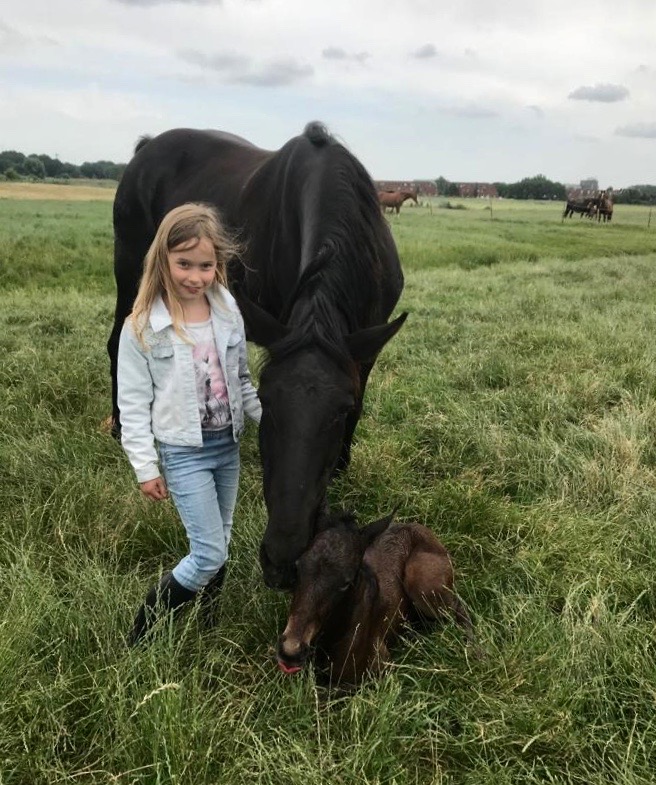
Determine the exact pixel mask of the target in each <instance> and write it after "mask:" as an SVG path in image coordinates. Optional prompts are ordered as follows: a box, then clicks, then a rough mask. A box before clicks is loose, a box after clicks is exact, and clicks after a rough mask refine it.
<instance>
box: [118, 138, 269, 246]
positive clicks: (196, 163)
mask: <svg viewBox="0 0 656 785" xmlns="http://www.w3.org/2000/svg"><path fill="white" fill-rule="evenodd" d="M272 154H273V153H271V152H269V151H267V150H262V149H260V148H258V147H256V146H255V145H253V144H251V143H250V142H248V141H247V140H245V139H242V138H241V137H239V136H236V135H235V134H230V133H226V132H223V131H212V130H209V131H201V130H196V129H192V128H175V129H172V130H170V131H165V132H164V133H162V134H160V135H159V136H156V137H154V138H152V139H150V140H148V141H147V142H146V143H144V144H142V145H141V146H140V147H139V149H138V151H137V152H136V153H135V155H134V156H133V158H132V160H131V161H130V162H129V163H128V165H127V167H126V169H125V172H124V174H123V177H122V178H121V182H120V183H119V186H118V189H117V192H116V198H115V200H114V230H115V232H116V234H117V235H120V234H121V233H122V232H123V231H125V230H126V229H127V230H128V231H129V229H130V227H129V224H130V222H131V221H134V220H142V221H143V220H144V219H145V223H146V225H147V226H148V228H149V233H150V234H151V235H152V234H154V230H155V228H156V227H157V225H158V224H159V221H160V220H161V219H162V217H163V216H164V215H165V214H166V213H167V212H168V211H169V210H171V209H172V208H173V207H177V206H178V205H180V204H184V203H185V202H189V201H197V202H198V201H206V202H209V203H211V204H214V205H216V206H217V207H218V208H219V209H220V210H222V211H224V210H225V211H227V212H230V211H231V208H232V206H233V205H234V203H235V201H236V199H237V198H238V195H239V192H240V190H241V188H242V187H243V185H244V182H245V181H246V179H247V178H248V177H249V176H250V175H251V174H252V172H253V171H254V170H255V169H256V168H257V167H258V166H260V165H261V164H262V162H263V161H265V160H267V159H268V158H269V157H270V156H271V155H272Z"/></svg>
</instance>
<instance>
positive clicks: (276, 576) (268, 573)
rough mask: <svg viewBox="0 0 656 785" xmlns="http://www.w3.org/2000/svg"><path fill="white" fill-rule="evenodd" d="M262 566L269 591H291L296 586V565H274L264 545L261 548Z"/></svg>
mask: <svg viewBox="0 0 656 785" xmlns="http://www.w3.org/2000/svg"><path fill="white" fill-rule="evenodd" d="M260 566H261V567H262V575H263V577H264V583H265V584H266V586H267V587H268V588H269V589H278V590H279V591H291V590H292V589H293V588H294V586H295V585H296V565H295V564H293V563H292V564H274V563H273V562H272V561H271V560H270V559H269V556H268V554H267V552H266V548H265V547H264V545H261V546H260Z"/></svg>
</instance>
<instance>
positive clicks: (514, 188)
mask: <svg viewBox="0 0 656 785" xmlns="http://www.w3.org/2000/svg"><path fill="white" fill-rule="evenodd" d="M125 166H126V165H125V164H116V163H114V162H113V161H85V162H84V163H83V164H80V165H79V166H78V165H77V164H71V163H68V162H66V161H60V160H59V158H51V157H50V156H49V155H45V154H44V153H41V154H38V155H37V154H34V153H33V154H31V155H25V154H24V153H19V152H18V151H17V150H3V151H2V152H1V153H0V179H4V180H25V179H28V180H45V179H46V178H51V179H55V180H69V179H78V178H81V177H84V178H86V179H92V180H117V181H118V180H120V179H121V175H122V174H123V170H124V169H125ZM435 185H436V186H437V192H438V194H440V195H442V196H458V195H459V190H458V183H454V182H450V181H449V180H447V179H446V178H444V177H438V178H437V179H436V180H435ZM493 185H494V186H495V188H496V189H497V193H498V195H499V196H501V197H503V198H504V199H549V200H561V201H565V200H566V199H567V189H566V187H565V186H564V185H563V183H558V182H553V181H552V180H549V179H548V178H547V177H545V176H544V175H542V174H538V175H536V176H535V177H525V178H524V179H523V180H520V181H519V182H517V183H493ZM613 201H614V202H615V203H616V204H654V205H656V185H632V186H629V187H628V188H622V189H621V190H618V191H614V192H613Z"/></svg>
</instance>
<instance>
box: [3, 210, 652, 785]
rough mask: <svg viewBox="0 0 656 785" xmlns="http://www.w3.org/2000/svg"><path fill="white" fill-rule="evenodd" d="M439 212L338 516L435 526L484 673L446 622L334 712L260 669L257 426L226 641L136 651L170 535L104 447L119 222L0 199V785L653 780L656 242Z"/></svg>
mask: <svg viewBox="0 0 656 785" xmlns="http://www.w3.org/2000/svg"><path fill="white" fill-rule="evenodd" d="M442 201H443V200H434V201H433V203H432V207H428V206H423V207H414V208H409V207H407V206H406V207H404V208H403V210H402V212H401V214H400V216H398V217H397V216H390V223H391V225H392V229H393V232H394V234H395V236H396V238H397V241H398V245H399V250H400V253H401V257H402V260H403V264H404V270H405V274H406V288H405V291H404V294H403V297H402V300H401V302H400V304H399V308H398V312H400V311H401V310H407V311H408V312H409V318H408V320H407V322H406V325H405V326H404V327H403V329H402V330H401V332H400V333H399V334H398V335H397V336H396V337H395V338H394V339H393V341H392V342H391V343H390V344H389V345H388V346H387V347H386V349H385V350H384V352H383V354H382V355H381V357H380V359H379V362H378V364H377V366H376V368H375V369H374V372H373V373H372V376H371V380H370V385H369V387H368V391H367V397H366V405H365V413H364V416H363V418H362V420H361V423H360V425H359V428H358V432H357V437H358V438H357V444H356V445H355V447H354V450H353V460H352V464H351V467H350V469H349V471H348V472H347V474H346V475H344V476H343V477H342V478H341V479H340V480H339V481H338V482H337V483H336V484H335V485H334V486H333V488H332V489H331V500H332V501H333V503H335V504H342V505H345V506H348V507H352V508H353V509H354V510H355V511H356V512H357V513H358V515H359V516H360V517H361V518H362V520H363V521H368V520H371V519H373V518H374V517H375V516H380V515H383V514H385V513H387V512H388V511H390V510H391V509H392V508H393V507H394V506H395V505H399V510H398V516H399V517H400V518H404V519H407V520H414V521H419V522H422V523H425V524H427V525H428V526H430V527H431V528H433V529H434V530H435V531H436V532H437V533H438V535H439V536H440V538H441V539H442V540H443V542H444V543H445V544H446V545H447V547H448V548H449V550H450V551H451V553H452V556H453V559H454V562H455V565H456V571H457V575H458V587H459V591H460V594H461V595H462V597H463V598H464V599H465V601H466V602H467V603H468V605H469V606H470V609H471V611H472V614H473V616H474V617H475V620H476V625H477V631H478V635H479V638H480V644H481V647H482V648H483V650H484V652H485V657H484V659H482V660H476V659H473V658H472V657H470V654H469V652H468V650H467V647H466V646H465V642H464V638H463V635H462V634H461V632H460V631H459V630H458V629H457V628H454V627H453V626H451V625H446V626H445V627H444V628H443V629H442V630H439V631H437V632H434V633H432V634H430V635H427V636H423V637H409V638H408V639H407V640H405V641H404V642H403V643H402V644H401V645H399V646H398V647H397V648H396V649H395V662H394V664H393V666H392V667H391V668H390V669H389V671H388V672H387V673H386V674H385V675H384V676H383V677H382V678H380V679H378V680H375V681H369V682H367V683H366V684H365V685H364V686H363V687H362V688H361V689H360V690H358V691H357V692H355V693H353V694H345V693H341V692H338V691H329V690H326V689H325V688H323V687H321V686H318V685H317V684H316V683H315V680H314V676H313V674H312V672H311V670H308V671H307V672H305V673H303V674H301V675H298V676H295V677H287V676H284V675H282V674H281V673H279V672H278V671H277V669H276V667H275V663H274V659H273V647H274V645H275V641H276V637H277V635H278V633H279V632H280V631H281V629H282V627H283V626H284V622H285V618H286V610H287V602H288V598H287V597H286V596H285V595H282V594H278V593H275V592H272V591H270V590H268V589H266V588H265V587H264V585H263V583H262V581H261V577H260V571H259V565H258V562H257V548H258V544H259V540H260V537H261V534H262V531H263V523H264V521H265V507H264V503H263V499H262V493H261V477H260V471H259V465H258V456H257V442H256V434H255V432H254V430H253V429H251V430H250V431H249V432H248V434H247V436H246V438H245V439H244V443H243V449H242V456H243V473H242V484H241V496H240V502H239V505H238V509H237V514H236V517H235V533H234V541H233V548H232V556H231V561H230V567H229V573H228V578H227V581H226V585H225V591H224V602H223V604H222V608H221V611H220V614H219V619H218V623H217V625H216V626H215V627H214V628H212V629H206V628H203V627H202V626H201V625H200V623H199V621H198V620H197V618H196V614H195V611H194V610H193V609H192V611H191V612H190V613H188V614H186V616H185V617H184V618H181V619H179V620H177V621H176V622H175V623H174V624H173V625H171V626H170V627H168V628H167V629H164V630H162V634H161V635H160V636H159V637H158V638H157V639H156V640H154V641H153V643H152V645H151V646H149V647H145V648H143V649H141V650H138V651H130V650H127V649H126V647H125V643H124V635H125V633H126V631H127V629H128V627H129V624H130V622H131V619H132V616H133V613H134V611H135V609H136V606H137V605H138V603H139V602H140V601H141V599H142V596H143V594H144V591H145V590H146V589H147V587H148V586H149V585H150V584H151V583H152V582H153V581H154V580H156V578H157V576H158V575H159V573H160V571H161V570H162V569H166V568H168V567H170V566H171V565H172V564H173V563H174V562H175V560H177V558H179V556H180V554H182V553H183V549H184V534H183V532H182V529H181V527H180V525H179V524H178V523H177V519H176V516H175V513H174V510H173V508H172V507H171V506H170V504H168V503H162V504H149V503H147V502H146V501H144V500H142V499H141V497H140V495H139V493H138V490H137V488H136V486H135V482H134V480H133V477H132V474H131V470H130V468H129V466H128V463H127V460H126V459H125V457H124V456H123V453H122V451H121V449H120V447H119V446H118V445H117V444H116V443H115V442H114V441H113V440H112V439H111V438H110V437H109V436H108V435H107V434H106V433H105V432H104V431H103V429H102V427H101V424H102V421H103V420H104V418H105V417H107V415H108V414H109V407H110V393H109V372H108V363H107V359H106V353H105V343H106V340H107V336H108V333H109V330H110V326H111V320H112V313H113V279H112V271H111V256H112V231H111V203H110V202H75V203H73V202H67V201H57V202H55V201H30V202H27V201H15V200H11V199H3V200H0V324H1V328H0V348H1V351H0V418H1V420H0V421H1V423H2V427H1V428H0V566H1V575H2V580H1V581H0V684H1V685H2V701H0V785H14V784H17V785H46V783H47V784H48V785H53V784H54V783H108V785H109V783H112V785H128V783H139V784H141V783H144V784H148V785H150V783H153V784H155V783H158V784H159V783H175V784H176V785H187V783H189V784H190V785H206V784H207V785H209V784H212V785H214V784H216V783H222V784H224V783H228V784H230V785H241V784H242V783H249V784H250V783H262V785H269V784H270V785H280V783H286V785H324V783H330V785H365V784H367V785H369V784H371V785H409V784H416V785H433V784H435V785H437V784H440V785H442V784H447V783H448V784H451V783H453V784H454V785H455V783H458V784H462V785H488V784H489V785H518V784H520V783H522V784H523V783H534V784H535V785H538V783H539V784H540V785H542V784H543V783H572V784H574V783H575V784H576V785H606V783H617V785H643V784H644V785H647V783H652V782H653V779H654V771H655V770H656V748H655V744H656V727H655V724H656V719H655V718H656V660H655V653H656V652H655V639H654V633H655V618H656V588H655V585H656V584H655V581H654V575H655V574H656V350H655V348H654V347H655V346H656V341H655V340H654V336H655V335H656V293H655V292H656V226H653V225H652V227H651V228H649V229H648V228H647V222H648V218H649V213H648V210H649V208H637V207H624V206H619V207H616V208H615V214H614V217H613V222H612V223H611V224H609V225H603V224H602V225H600V224H597V223H592V222H590V221H587V220H586V219H579V218H578V217H575V218H573V219H571V220H568V221H566V222H565V223H561V218H560V215H561V213H562V208H563V205H562V204H541V203H540V204H538V203H535V204H528V203H527V204H522V203H512V202H504V201H495V202H494V203H492V205H491V207H492V210H491V211H490V209H488V208H489V207H490V203H489V202H488V201H486V200H469V201H463V204H464V205H465V208H466V209H460V210H457V209H445V208H443V207H439V204H440V203H441V202H442ZM451 202H452V204H455V203H457V202H458V200H451ZM252 356H253V361H254V366H255V364H256V360H257V350H256V349H255V348H253V350H252Z"/></svg>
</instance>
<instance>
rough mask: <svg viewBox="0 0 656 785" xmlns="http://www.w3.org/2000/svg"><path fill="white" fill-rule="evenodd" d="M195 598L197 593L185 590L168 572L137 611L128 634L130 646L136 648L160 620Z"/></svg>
mask: <svg viewBox="0 0 656 785" xmlns="http://www.w3.org/2000/svg"><path fill="white" fill-rule="evenodd" d="M195 596H196V592H195V591H192V590H191V589H185V587H184V586H182V585H181V584H179V583H178V582H177V581H176V579H175V578H174V577H173V573H171V572H167V573H166V574H165V575H163V576H162V580H161V581H160V582H159V584H157V585H156V586H153V587H152V589H151V590H150V591H149V592H148V594H147V595H146V599H145V600H144V603H143V605H142V606H141V608H139V610H138V611H137V615H136V616H135V617H134V623H133V625H132V629H131V630H130V632H129V634H128V638H127V640H128V646H136V645H137V643H139V641H141V640H142V638H143V637H144V636H145V635H146V633H147V632H149V630H150V629H151V628H152V627H153V625H154V624H155V622H156V621H157V620H158V619H160V618H161V617H162V616H165V615H166V614H167V613H168V612H169V611H174V610H175V609H176V608H179V607H180V606H181V605H184V604H185V603H187V602H189V600H193V598H194V597H195Z"/></svg>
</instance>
